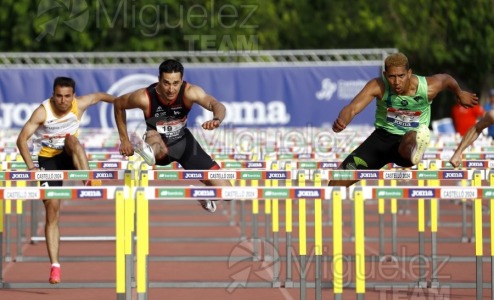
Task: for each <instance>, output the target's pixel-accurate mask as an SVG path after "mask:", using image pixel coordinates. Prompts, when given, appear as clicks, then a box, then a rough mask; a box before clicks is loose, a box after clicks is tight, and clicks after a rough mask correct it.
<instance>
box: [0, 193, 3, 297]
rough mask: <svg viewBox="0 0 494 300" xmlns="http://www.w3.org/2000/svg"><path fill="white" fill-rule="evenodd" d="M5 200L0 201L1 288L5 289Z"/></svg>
mask: <svg viewBox="0 0 494 300" xmlns="http://www.w3.org/2000/svg"><path fill="white" fill-rule="evenodd" d="M3 203H4V200H3V199H0V288H3V228H4V227H3V225H4V210H3V209H4V207H3V206H4V205H3Z"/></svg>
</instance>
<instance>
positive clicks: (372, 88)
mask: <svg viewBox="0 0 494 300" xmlns="http://www.w3.org/2000/svg"><path fill="white" fill-rule="evenodd" d="M382 90H383V84H382V81H381V79H379V78H375V79H372V80H370V81H369V82H367V84H366V85H365V86H364V88H363V89H362V90H361V91H360V92H359V93H358V94H357V96H355V98H353V100H352V101H351V102H350V104H348V105H346V106H345V107H343V109H342V110H341V111H340V114H339V115H338V118H337V119H336V120H335V121H334V123H333V131H334V132H340V131H342V130H343V129H345V128H346V126H347V125H348V124H350V122H351V121H352V120H353V118H354V117H355V116H356V115H357V114H359V113H360V112H361V111H362V110H363V109H364V108H365V107H366V106H367V105H369V103H371V101H372V100H373V99H374V98H380V96H382Z"/></svg>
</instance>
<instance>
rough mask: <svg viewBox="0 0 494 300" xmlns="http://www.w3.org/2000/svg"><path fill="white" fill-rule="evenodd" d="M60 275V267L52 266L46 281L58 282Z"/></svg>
mask: <svg viewBox="0 0 494 300" xmlns="http://www.w3.org/2000/svg"><path fill="white" fill-rule="evenodd" d="M60 275H61V271H60V267H53V266H52V267H51V270H50V279H49V280H48V281H49V282H50V283H51V284H57V283H60V281H61V279H60Z"/></svg>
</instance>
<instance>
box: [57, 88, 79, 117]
mask: <svg viewBox="0 0 494 300" xmlns="http://www.w3.org/2000/svg"><path fill="white" fill-rule="evenodd" d="M73 100H74V90H73V89H72V87H69V86H56V87H55V90H54V91H53V95H52V97H51V103H52V105H53V106H54V108H55V110H56V112H57V113H66V112H69V111H70V109H71V107H72V101H73Z"/></svg>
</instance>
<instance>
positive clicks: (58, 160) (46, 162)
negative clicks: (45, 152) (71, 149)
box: [38, 150, 76, 186]
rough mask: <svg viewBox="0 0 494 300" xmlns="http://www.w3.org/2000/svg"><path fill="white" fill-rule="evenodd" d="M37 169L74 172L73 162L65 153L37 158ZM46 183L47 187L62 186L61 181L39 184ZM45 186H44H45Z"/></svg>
mask: <svg viewBox="0 0 494 300" xmlns="http://www.w3.org/2000/svg"><path fill="white" fill-rule="evenodd" d="M38 163H39V168H40V169H41V170H75V169H76V168H75V166H74V161H73V160H72V157H70V156H69V155H68V154H67V152H65V150H64V151H62V153H60V154H57V155H55V156H53V157H44V156H38ZM44 183H48V185H49V186H63V181H61V180H60V181H40V184H41V185H43V184H44ZM45 185H46V184H45Z"/></svg>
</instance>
